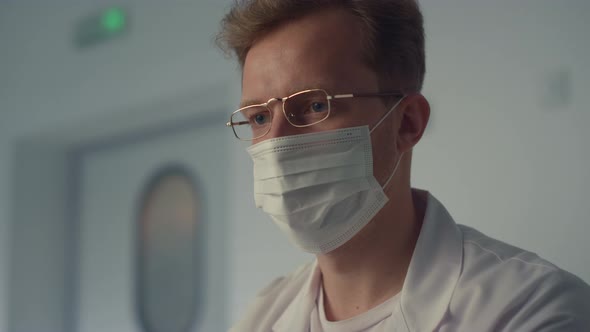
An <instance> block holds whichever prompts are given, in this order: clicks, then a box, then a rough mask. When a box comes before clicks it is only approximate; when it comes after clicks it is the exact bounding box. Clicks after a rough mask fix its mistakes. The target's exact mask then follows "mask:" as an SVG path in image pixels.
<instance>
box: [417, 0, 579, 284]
mask: <svg viewBox="0 0 590 332" xmlns="http://www.w3.org/2000/svg"><path fill="white" fill-rule="evenodd" d="M422 5H423V8H424V15H425V22H426V31H427V38H428V39H427V59H428V60H427V62H428V64H427V75H426V84H425V91H424V93H425V95H426V96H427V97H428V98H430V100H431V101H432V108H433V110H432V115H433V119H432V120H433V121H432V127H431V128H430V131H429V132H428V133H427V135H426V137H425V138H424V140H423V141H422V142H421V143H420V145H419V147H418V148H417V149H416V153H415V164H414V166H415V168H414V174H413V179H414V185H416V186H418V187H425V188H428V189H430V190H432V192H433V193H434V194H435V195H437V196H438V197H439V198H440V199H441V200H442V202H443V203H445V204H446V205H447V207H448V208H449V210H450V212H451V214H452V215H453V216H454V217H455V218H456V221H457V222H459V223H464V224H468V225H472V226H474V227H476V228H478V229H480V230H481V231H483V232H486V233H488V234H489V235H491V236H494V237H497V238H500V239H502V240H504V241H507V242H510V243H513V244H515V245H517V246H521V247H524V248H526V249H529V250H531V251H534V252H537V253H538V254H539V255H541V256H543V257H545V258H547V259H549V260H551V261H553V262H554V263H556V264H557V265H558V266H560V267H562V268H565V269H567V270H569V271H572V272H574V273H576V274H578V275H579V276H580V277H581V278H583V279H584V280H585V281H586V282H590V256H589V255H588V252H590V246H589V245H588V244H587V243H588V239H587V235H588V234H590V222H589V215H590V204H589V203H590V199H589V197H590V172H589V171H588V170H590V148H589V147H588V143H590V132H589V131H588V130H587V127H588V126H589V125H590V109H589V106H588V92H589V91H590V69H589V67H588V64H587V63H588V59H590V39H589V38H588V36H587V34H588V31H590V23H589V21H588V18H587V15H588V13H590V2H587V1H573V0H568V1H560V2H555V1H537V0H527V1H509V0H500V1H469V0H446V1H436V0H430V1H429V0H423V1H422Z"/></svg>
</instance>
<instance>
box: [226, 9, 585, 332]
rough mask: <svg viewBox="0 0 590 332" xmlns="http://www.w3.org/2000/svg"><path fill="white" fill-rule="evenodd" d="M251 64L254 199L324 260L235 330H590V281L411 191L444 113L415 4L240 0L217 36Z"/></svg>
mask: <svg viewBox="0 0 590 332" xmlns="http://www.w3.org/2000/svg"><path fill="white" fill-rule="evenodd" d="M218 40H219V41H220V42H221V44H222V45H223V46H224V47H225V48H226V49H228V50H229V51H231V52H233V53H234V54H235V55H236V56H237V58H238V61H239V62H240V65H241V68H242V103H241V104H242V105H241V108H240V109H239V110H237V111H236V112H234V113H233V114H232V118H231V121H230V122H228V126H231V127H232V128H233V130H234V133H235V135H236V137H237V138H239V139H242V140H250V141H252V143H253V145H252V146H251V147H250V148H249V149H248V152H249V153H250V155H251V157H252V159H253V161H254V181H255V185H254V187H255V201H256V204H257V206H258V207H259V208H262V209H263V210H264V211H265V212H267V213H268V214H269V215H270V217H271V218H272V220H273V221H274V222H275V223H276V224H277V226H278V227H279V228H280V229H281V230H282V231H284V232H285V233H286V235H287V236H288V238H289V239H290V240H291V241H292V242H293V243H294V244H295V245H297V246H298V247H300V248H301V249H303V250H305V251H308V252H311V253H314V254H316V257H317V260H316V261H315V262H313V263H310V264H308V265H305V266H303V267H301V268H300V269H298V270H297V271H295V272H293V273H292V274H290V275H289V276H287V277H284V278H280V279H277V280H276V281H274V282H273V283H272V284H271V285H269V286H268V287H267V288H265V289H264V290H262V291H261V292H260V294H259V295H258V296H257V298H256V299H255V300H254V303H253V304H252V306H251V307H250V308H249V310H248V312H247V314H246V315H245V317H243V319H242V320H241V321H240V322H239V323H238V324H237V325H236V326H235V327H234V329H233V330H234V331H248V332H252V331H295V332H297V331H312V332H319V331H590V288H589V287H588V285H586V284H585V283H584V282H582V281H581V280H580V279H578V278H577V277H575V276H573V275H571V274H569V273H568V272H566V271H563V270H561V269H559V268H557V267H556V266H554V265H552V264H551V263H549V262H547V261H545V260H543V259H541V258H539V257H538V256H536V255H535V254H533V253H530V252H526V251H524V250H521V249H518V248H515V247H512V246H509V245H507V244H504V243H502V242H499V241H497V240H494V239H491V238H489V237H486V236H485V235H483V234H481V233H479V232H477V231H476V230H474V229H471V228H469V227H466V226H462V225H457V224H455V222H454V221H453V219H452V218H451V216H450V215H449V213H448V212H447V211H446V210H445V208H444V207H443V206H442V205H441V203H439V202H438V201H437V200H436V199H435V198H434V197H433V196H432V195H431V194H429V193H428V192H425V191H421V190H416V189H412V188H411V186H410V168H411V167H410V166H411V158H412V149H413V147H414V146H415V145H416V144H417V143H418V142H419V141H420V138H421V137H422V134H423V133H424V130H425V128H426V125H427V123H428V119H429V114H430V109H429V105H428V102H427V101H426V99H425V98H424V97H423V96H422V95H421V94H420V89H421V87H422V82H423V78H424V72H425V65H424V63H425V62H424V33H423V23H422V15H421V13H420V11H419V8H418V5H417V4H416V2H414V1H411V0H357V1H354V0H348V1H346V0H340V1H338V0H322V1H320V0H317V1H312V0H307V1H304V0H249V1H239V2H237V3H236V4H235V5H234V6H233V8H232V9H231V11H230V12H229V13H228V14H227V16H226V17H225V19H224V20H223V22H222V30H221V33H220V34H219V36H218Z"/></svg>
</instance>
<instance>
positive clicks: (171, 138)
mask: <svg viewBox="0 0 590 332" xmlns="http://www.w3.org/2000/svg"><path fill="white" fill-rule="evenodd" d="M224 114H225V113H223V112H213V113H209V114H204V115H202V116H198V117H196V118H195V119H193V120H191V121H189V122H187V121H184V122H183V123H182V124H178V125H174V126H168V127H167V128H152V129H151V130H149V131H141V132H136V133H132V134H130V135H126V136H125V137H122V138H120V139H111V140H109V141H108V142H103V143H98V144H93V145H90V146H87V147H84V148H82V149H80V150H79V151H77V153H76V154H75V156H76V158H75V160H76V161H75V163H74V165H75V172H76V173H77V178H78V181H77V184H76V185H75V188H76V189H75V192H76V197H77V198H76V199H77V200H78V203H77V212H76V213H75V215H77V217H76V219H77V220H78V225H77V228H78V230H77V235H76V239H77V240H76V242H77V244H76V246H77V248H78V250H77V253H76V256H77V257H76V262H77V264H76V265H77V266H76V268H75V269H74V270H75V276H76V277H75V283H76V285H74V289H75V290H76V292H75V294H74V295H73V298H74V301H73V303H74V305H73V307H74V311H76V312H75V313H74V315H73V316H74V317H75V318H74V322H73V326H74V330H75V331H79V332H104V331H126V332H135V331H137V332H140V331H141V332H160V331H166V332H176V331H178V332H188V331H224V330H227V328H228V325H229V323H228V322H227V319H228V318H227V317H226V312H227V310H226V309H227V299H228V294H227V277H226V276H227V273H226V272H227V271H226V266H227V263H226V262H227V252H226V249H225V244H226V239H225V237H226V234H227V232H226V229H225V228H226V223H227V220H228V209H227V206H226V202H227V197H228V185H229V184H228V183H226V178H227V174H228V164H229V153H228V152H227V151H228V150H227V148H226V146H227V142H228V140H229V138H231V137H230V136H229V135H228V133H227V131H225V130H223V129H224V127H223V125H224V121H225V120H224V117H223V115H224Z"/></svg>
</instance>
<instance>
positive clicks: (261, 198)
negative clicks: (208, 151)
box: [248, 100, 401, 254]
mask: <svg viewBox="0 0 590 332" xmlns="http://www.w3.org/2000/svg"><path fill="white" fill-rule="evenodd" d="M400 102H401V100H400V101H398V102H397V103H396V104H395V105H394V106H393V107H392V108H391V109H390V110H389V111H388V112H387V113H386V114H385V115H384V116H383V117H382V118H381V119H380V120H379V122H378V123H377V124H376V125H375V126H374V127H373V129H372V130H369V128H368V126H363V127H354V128H345V129H339V130H331V131H324V132H317V133H311V134H303V135H293V136H285V137H278V138H273V139H268V140H266V141H263V142H261V143H258V144H255V145H252V146H251V147H249V148H248V153H249V154H250V156H251V157H252V160H253V161H254V200H255V202H256V206H257V207H258V208H261V209H262V210H263V211H264V212H266V213H267V214H269V215H270V217H271V218H272V220H273V221H274V223H275V224H276V225H277V226H278V227H279V228H280V229H281V231H283V232H284V233H285V234H287V236H288V237H289V239H290V240H291V242H293V243H294V244H295V245H297V246H298V247H300V248H301V249H302V250H304V251H307V252H310V253H314V254H319V253H327V252H330V251H332V250H334V249H336V248H338V247H339V246H341V245H342V244H344V243H346V242H347V241H348V240H350V239H351V238H352V237H353V236H354V235H356V234H357V233H358V232H359V231H360V230H361V229H362V228H363V227H364V226H365V225H366V224H367V223H369V221H370V220H371V219H372V218H373V217H374V216H375V215H376V214H377V212H379V210H380V209H381V208H382V207H383V206H384V205H385V203H387V201H388V197H387V196H386V195H385V193H384V192H383V188H385V187H386V186H387V185H388V183H389V181H391V179H392V178H393V175H394V174H395V171H396V170H397V168H398V166H399V162H400V160H401V156H400V157H399V159H398V161H397V163H396V166H395V168H394V170H393V171H392V173H391V175H390V176H389V178H388V179H387V181H386V182H385V184H384V185H383V188H382V187H381V185H379V183H378V182H377V180H376V179H375V177H374V176H373V153H372V146H371V133H372V131H373V130H375V129H376V128H377V127H378V126H379V125H380V124H381V123H382V122H383V120H384V119H385V118H386V117H387V116H389V115H390V114H391V112H392V111H393V110H394V109H395V107H396V106H397V105H398V104H399V103H400Z"/></svg>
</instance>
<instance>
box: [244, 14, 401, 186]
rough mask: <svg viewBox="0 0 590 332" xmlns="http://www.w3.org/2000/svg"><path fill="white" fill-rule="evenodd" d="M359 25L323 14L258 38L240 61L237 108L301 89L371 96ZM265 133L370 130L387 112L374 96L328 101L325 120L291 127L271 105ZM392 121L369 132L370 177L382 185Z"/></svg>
mask: <svg viewBox="0 0 590 332" xmlns="http://www.w3.org/2000/svg"><path fill="white" fill-rule="evenodd" d="M363 52H364V48H363V26H362V24H361V22H360V21H359V20H358V19H357V18H356V17H354V16H353V15H351V14H349V13H347V12H346V11H344V10H336V9H330V10H323V11H319V12H317V13H313V14H310V15H308V16H305V17H303V18H301V19H298V20H295V21H293V22H289V23H286V24H283V25H281V26H280V27H278V28H277V29H275V30H273V31H272V32H271V33H269V34H267V35H265V36H264V37H263V38H261V39H260V40H258V41H257V42H256V43H255V44H254V45H253V46H252V48H251V49H250V51H249V52H248V55H247V56H246V60H245V63H244V71H243V82H242V102H241V103H242V105H241V106H246V105H249V104H254V103H263V102H266V101H267V100H269V99H270V98H275V97H276V98H281V97H285V96H289V95H291V94H293V93H295V92H298V91H301V90H306V89H315V88H319V89H324V90H326V91H327V92H328V93H329V94H331V95H334V94H344V93H374V92H378V91H379V85H378V76H377V73H375V71H374V70H372V69H371V68H369V66H368V65H367V64H366V63H365V61H364V59H363V55H364V53H363ZM271 106H272V110H273V120H272V126H271V129H270V132H269V133H268V134H267V135H266V136H264V137H262V138H259V139H257V140H255V141H254V142H253V143H258V142H261V141H264V140H266V139H270V138H275V137H281V136H287V135H296V134H303V133H310V132H317V131H325V130H330V129H338V128H348V127H356V126H363V125H369V126H370V128H372V127H373V126H374V125H375V124H376V123H377V122H378V121H379V119H380V118H381V117H382V116H383V115H384V114H385V113H386V112H387V111H388V109H387V108H386V106H385V103H384V102H383V100H382V99H379V98H346V99H339V100H335V101H334V100H333V101H332V102H331V114H330V117H329V118H328V119H327V120H326V121H324V122H321V123H319V124H316V125H313V126H310V127H305V128H296V127H293V126H292V125H291V124H289V122H288V121H287V119H285V117H284V115H283V113H282V108H281V107H282V105H281V103H280V102H275V103H271ZM396 122H398V120H397V118H396V116H395V114H391V115H390V116H389V117H388V118H387V119H386V120H385V121H384V122H383V123H382V124H381V125H380V127H379V128H378V129H376V130H375V131H374V132H373V134H372V142H373V156H374V161H375V169H374V171H375V176H376V178H377V179H378V180H379V181H380V182H381V183H383V181H384V179H385V178H387V176H388V175H389V174H390V173H391V171H392V170H393V167H394V165H393V164H394V161H395V160H396V159H397V157H398V156H397V155H396V153H395V141H396V139H395V133H396V130H395V128H396V125H395V123H396Z"/></svg>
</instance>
